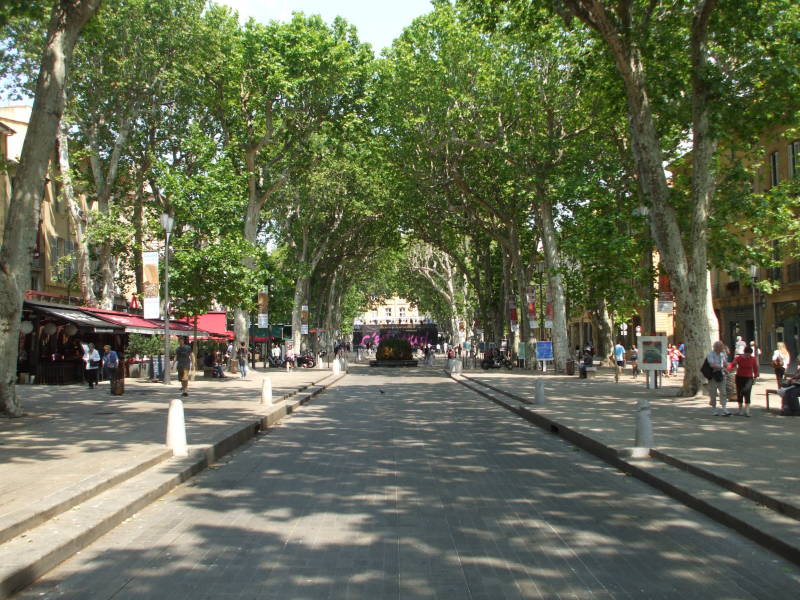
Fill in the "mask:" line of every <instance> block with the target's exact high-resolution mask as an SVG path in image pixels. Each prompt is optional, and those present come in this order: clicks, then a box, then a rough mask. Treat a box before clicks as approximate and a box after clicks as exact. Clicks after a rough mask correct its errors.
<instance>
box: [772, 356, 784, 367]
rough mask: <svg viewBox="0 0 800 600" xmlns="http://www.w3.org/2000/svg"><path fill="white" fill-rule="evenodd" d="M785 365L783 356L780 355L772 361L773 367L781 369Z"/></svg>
mask: <svg viewBox="0 0 800 600" xmlns="http://www.w3.org/2000/svg"><path fill="white" fill-rule="evenodd" d="M782 366H783V358H782V357H780V356H778V358H776V359H775V360H773V361H772V368H773V369H779V368H781V367H782Z"/></svg>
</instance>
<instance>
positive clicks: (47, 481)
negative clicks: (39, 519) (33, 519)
mask: <svg viewBox="0 0 800 600" xmlns="http://www.w3.org/2000/svg"><path fill="white" fill-rule="evenodd" d="M329 375H330V371H328V370H323V369H318V370H317V369H299V370H295V371H292V372H291V373H286V372H285V371H284V370H280V369H267V370H264V369H260V368H259V369H257V370H256V371H254V372H251V373H250V374H249V376H248V379H247V380H246V381H243V380H241V379H239V376H238V375H235V374H228V377H226V378H225V379H204V378H202V377H200V378H198V379H196V380H195V381H192V382H191V383H190V385H189V396H188V397H185V398H181V395H180V384H179V382H178V381H177V378H176V377H174V378H173V380H172V383H171V385H170V386H169V387H166V386H164V385H163V384H162V383H148V382H146V381H144V380H137V379H132V378H127V379H126V380H125V394H124V395H123V396H111V395H110V393H109V386H108V383H101V384H100V385H99V386H98V387H96V388H94V389H88V388H87V387H86V386H83V385H63V386H44V385H26V386H17V392H18V394H19V395H20V396H21V398H22V401H23V408H24V410H25V412H26V416H25V417H24V418H21V419H11V420H9V419H0V522H2V520H3V519H4V518H8V517H9V515H12V514H15V513H18V512H19V511H23V512H26V511H34V510H36V505H37V504H48V499H56V498H58V497H60V496H63V495H64V494H65V490H70V489H75V490H76V492H78V491H80V490H81V488H83V487H85V486H86V485H88V484H93V483H94V482H98V481H102V480H104V479H107V478H110V477H113V476H115V475H117V474H118V473H120V472H121V471H124V470H125V469H128V468H130V467H131V466H132V465H136V464H144V463H147V462H153V461H158V460H159V459H160V458H163V456H164V455H165V453H166V454H167V455H169V454H170V453H169V452H167V449H166V447H165V445H164V442H165V435H166V426H167V411H168V406H169V402H170V400H172V399H174V398H181V399H182V400H183V404H184V412H185V421H186V431H187V439H188V443H189V444H190V447H191V446H192V445H200V444H207V443H209V442H210V441H211V440H212V439H214V438H215V437H217V436H219V435H221V434H223V433H224V431H225V430H226V429H227V428H231V427H236V426H237V425H238V424H240V423H243V422H245V421H247V420H249V419H253V418H255V417H256V416H257V415H258V414H259V413H260V412H261V411H262V409H263V407H261V406H259V403H258V401H259V399H260V390H261V385H262V380H263V378H264V377H265V376H268V377H270V380H271V383H272V387H273V392H274V396H275V397H276V398H277V397H279V396H280V395H282V394H286V393H289V392H291V391H294V390H295V389H297V388H298V387H303V386H307V385H309V384H311V383H314V382H317V381H320V380H322V379H323V378H325V377H328V376H329ZM54 501H55V500H54Z"/></svg>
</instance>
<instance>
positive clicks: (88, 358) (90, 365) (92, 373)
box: [83, 342, 101, 388]
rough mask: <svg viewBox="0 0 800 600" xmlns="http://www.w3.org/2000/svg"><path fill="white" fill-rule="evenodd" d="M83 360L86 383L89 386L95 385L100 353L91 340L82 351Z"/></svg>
mask: <svg viewBox="0 0 800 600" xmlns="http://www.w3.org/2000/svg"><path fill="white" fill-rule="evenodd" d="M83 362H84V363H86V383H88V384H89V387H90V388H93V387H94V386H96V385H97V371H98V370H99V369H100V363H101V359H100V353H99V352H98V351H97V350H96V349H95V347H94V344H92V343H91V342H90V343H89V345H88V346H87V347H86V349H85V351H84V353H83Z"/></svg>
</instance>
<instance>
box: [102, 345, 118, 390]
mask: <svg viewBox="0 0 800 600" xmlns="http://www.w3.org/2000/svg"><path fill="white" fill-rule="evenodd" d="M102 367H103V377H104V378H105V379H108V381H109V382H110V383H111V393H112V394H113V393H114V386H115V385H116V383H117V367H119V355H118V354H117V353H116V351H115V350H112V349H111V346H110V345H109V344H106V345H105V346H103V359H102Z"/></svg>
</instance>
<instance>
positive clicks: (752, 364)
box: [728, 346, 758, 417]
mask: <svg viewBox="0 0 800 600" xmlns="http://www.w3.org/2000/svg"><path fill="white" fill-rule="evenodd" d="M736 368H738V369H739V370H738V371H736V400H737V402H739V412H738V413H736V414H738V415H744V416H745V417H749V416H750V392H751V391H752V389H753V384H754V383H755V381H756V378H757V377H758V359H757V358H756V357H755V356H753V348H752V347H751V346H747V347H746V348H745V349H744V354H737V355H736V358H735V359H733V362H732V363H731V364H730V365H728V371H732V370H733V369H736ZM742 402H744V412H742Z"/></svg>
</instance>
